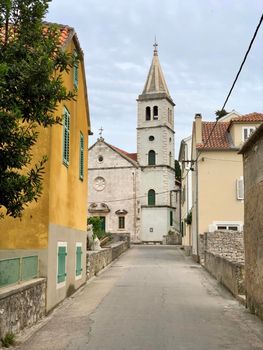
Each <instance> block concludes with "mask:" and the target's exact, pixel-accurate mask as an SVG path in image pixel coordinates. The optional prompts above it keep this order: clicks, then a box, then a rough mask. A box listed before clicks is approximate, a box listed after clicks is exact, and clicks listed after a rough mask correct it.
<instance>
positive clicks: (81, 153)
mask: <svg viewBox="0 0 263 350" xmlns="http://www.w3.org/2000/svg"><path fill="white" fill-rule="evenodd" d="M79 178H80V179H81V180H83V178H84V137H83V134H82V132H81V133H80V140H79Z"/></svg>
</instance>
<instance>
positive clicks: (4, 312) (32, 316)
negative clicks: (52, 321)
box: [0, 278, 46, 338]
mask: <svg viewBox="0 0 263 350" xmlns="http://www.w3.org/2000/svg"><path fill="white" fill-rule="evenodd" d="M45 305H46V279H44V278H37V279H35V280H31V281H28V282H24V283H21V284H18V285H14V286H9V287H5V288H2V289H0V338H1V337H4V336H5V334H6V333H8V332H12V333H17V332H19V331H20V330H22V329H23V328H25V327H27V326H32V325H33V324H34V323H36V322H37V321H38V320H40V319H41V318H42V317H43V316H44V315H45Z"/></svg>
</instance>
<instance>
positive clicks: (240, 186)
mask: <svg viewBox="0 0 263 350" xmlns="http://www.w3.org/2000/svg"><path fill="white" fill-rule="evenodd" d="M236 192H237V193H236V194H237V199H238V200H242V199H244V180H243V176H240V178H239V179H237V180H236Z"/></svg>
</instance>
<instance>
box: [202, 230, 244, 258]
mask: <svg viewBox="0 0 263 350" xmlns="http://www.w3.org/2000/svg"><path fill="white" fill-rule="evenodd" d="M204 250H205V251H207V252H209V253H212V254H214V255H219V256H222V257H224V258H226V259H227V260H229V261H233V262H238V263H244V262H245V253H244V234H243V232H237V231H215V232H207V233H205V234H204Z"/></svg>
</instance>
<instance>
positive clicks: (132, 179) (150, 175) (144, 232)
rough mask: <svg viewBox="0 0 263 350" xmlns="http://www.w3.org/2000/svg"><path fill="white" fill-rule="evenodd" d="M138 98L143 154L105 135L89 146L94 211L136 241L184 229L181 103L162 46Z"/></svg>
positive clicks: (113, 229) (90, 204)
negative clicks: (177, 128) (177, 142)
mask: <svg viewBox="0 0 263 350" xmlns="http://www.w3.org/2000/svg"><path fill="white" fill-rule="evenodd" d="M137 103H138V115H137V153H128V152H125V151H123V150H121V149H119V148H117V147H115V146H113V145H110V144H108V143H107V142H106V141H105V140H104V139H103V138H102V137H100V138H99V139H98V140H97V142H96V143H95V144H94V145H92V146H91V147H90V149H89V199H88V200H89V202H88V215H89V216H90V215H92V216H100V217H101V218H102V220H103V223H104V226H105V230H106V232H111V233H116V232H129V233H130V234H131V239H132V241H143V242H161V241H162V240H163V236H164V235H167V233H168V232H169V231H175V230H179V210H180V209H179V201H178V198H179V196H178V190H176V187H175V171H174V159H175V157H174V106H175V104H174V102H173V100H172V98H171V96H170V93H169V90H168V87H167V85H166V82H165V79H164V75H163V72H162V69H161V66H160V62H159V58H158V52H157V49H156V46H155V49H154V55H153V60H152V64H151V67H150V70H149V73H148V76H147V80H146V83H145V86H144V89H143V92H142V94H141V95H139V96H138V99H137ZM177 202H178V203H177Z"/></svg>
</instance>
